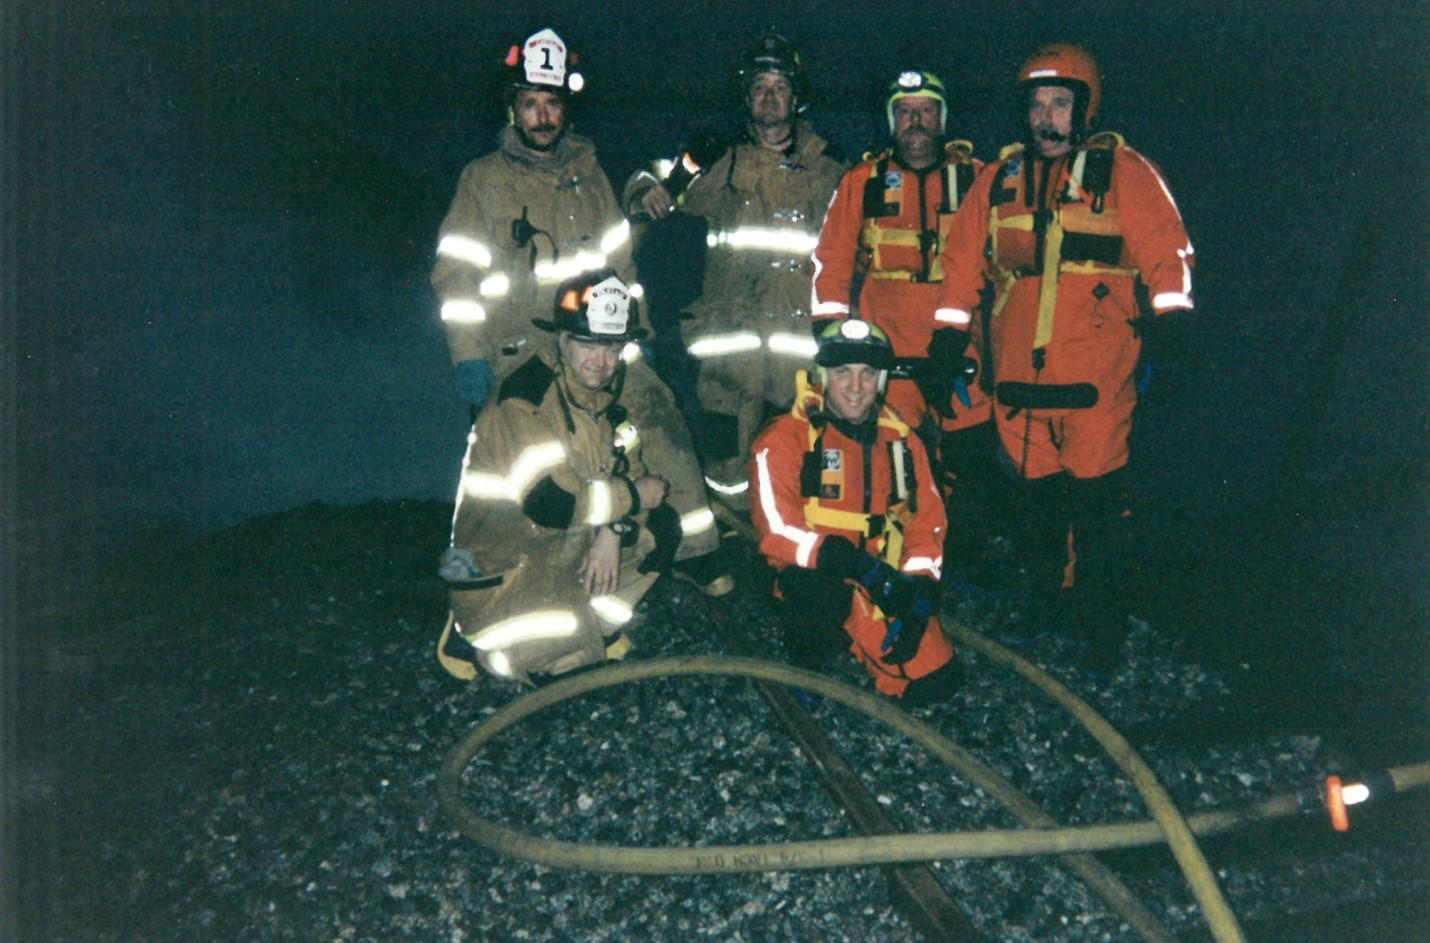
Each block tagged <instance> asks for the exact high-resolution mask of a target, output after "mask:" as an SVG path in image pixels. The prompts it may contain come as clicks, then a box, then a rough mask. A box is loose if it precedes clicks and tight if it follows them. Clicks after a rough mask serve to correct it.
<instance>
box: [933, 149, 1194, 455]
mask: <svg viewBox="0 0 1430 943" xmlns="http://www.w3.org/2000/svg"><path fill="white" fill-rule="evenodd" d="M985 247H986V249H987V257H986V261H985V252H984V250H985ZM989 263H991V267H992V271H991V274H992V278H993V281H994V288H995V297H994V302H993V308H992V317H991V319H990V322H991V332H990V333H991V336H990V341H991V350H992V360H993V362H992V365H991V366H992V368H993V371H994V375H995V377H996V380H997V386H996V391H995V394H996V399H997V406H996V407H995V410H996V413H997V421H998V428H999V434H1000V437H1001V439H1002V443H1003V446H1004V448H1005V449H1006V450H1007V452H1008V454H1009V456H1010V457H1011V459H1012V461H1013V465H1014V467H1015V468H1016V469H1017V470H1018V472H1019V474H1020V475H1021V476H1022V477H1023V478H1026V479H1037V478H1043V477H1045V476H1049V475H1054V474H1058V473H1060V472H1067V473H1069V474H1070V475H1071V476H1072V477H1073V478H1075V479H1090V478H1097V477H1100V476H1103V475H1107V474H1109V473H1111V472H1114V471H1116V470H1117V469H1119V468H1121V467H1122V466H1124V465H1125V464H1126V463H1127V458H1128V450H1127V441H1128V435H1129V433H1130V431H1131V427H1132V410H1133V406H1134V405H1135V404H1136V400H1137V391H1136V386H1135V372H1136V366H1137V358H1138V354H1139V352H1140V350H1141V342H1140V341H1139V340H1138V338H1137V336H1136V334H1134V332H1133V327H1132V321H1133V319H1135V318H1137V317H1138V316H1139V304H1138V287H1139V281H1140V282H1141V283H1142V284H1144V285H1145V286H1146V289H1147V293H1148V295H1149V297H1150V301H1151V306H1152V309H1153V313H1155V314H1156V315H1162V314H1164V313H1166V312H1168V311H1174V310H1185V309H1190V308H1191V307H1192V283H1191V276H1192V267H1193V255H1192V246H1191V243H1190V242H1189V241H1188V238H1187V232H1186V229H1185V227H1184V226H1183V224H1182V218H1181V215H1180V214H1179V212H1178V210H1177V205H1176V203H1175V202H1174V200H1173V199H1172V195H1171V192H1170V191H1169V190H1168V188H1167V185H1166V183H1165V182H1164V181H1163V179H1162V176H1161V174H1160V173H1159V172H1158V170H1157V168H1156V167H1155V166H1154V165H1153V164H1152V163H1151V162H1150V161H1149V160H1147V159H1146V158H1145V157H1143V156H1142V155H1141V154H1139V153H1137V152H1136V151H1134V150H1133V149H1132V148H1130V147H1127V146H1126V145H1125V144H1123V141H1122V138H1121V137H1120V136H1118V135H1116V134H1112V133H1109V132H1103V133H1099V134H1095V135H1093V136H1092V137H1091V138H1089V139H1088V140H1087V141H1086V142H1084V143H1082V144H1081V145H1080V146H1078V147H1076V148H1074V149H1073V150H1072V151H1071V152H1070V153H1068V154H1066V155H1064V156H1063V157H1060V158H1058V159H1056V160H1053V161H1044V160H1041V159H1038V158H1036V157H1030V156H1028V155H1026V154H1024V153H1023V149H1022V146H1021V145H1012V146H1010V147H1008V148H1005V149H1004V151H1003V154H1002V155H1001V156H1000V159H999V160H998V161H997V162H995V163H994V164H992V165H990V166H989V167H987V168H985V169H984V171H983V172H982V174H981V175H980V176H979V178H978V180H977V181H976V183H975V184H974V187H973V190H972V191H971V192H970V193H969V195H968V197H967V199H966V200H965V201H964V205H963V210H962V212H960V213H959V214H958V215H957V216H956V217H955V219H954V222H953V227H952V230H951V231H950V233H949V239H948V244H947V246H946V247H945V249H944V255H943V267H944V285H943V291H942V293H941V295H940V298H939V302H938V315H937V316H938V317H939V318H940V319H943V320H948V321H951V322H958V321H964V322H965V323H971V322H972V321H973V320H974V317H973V315H974V312H975V310H976V308H977V306H978V302H979V293H980V291H981V290H982V288H983V285H984V281H985V277H986V276H987V275H988V274H989V272H988V264H989ZM1053 271H1055V272H1056V273H1057V277H1056V278H1055V279H1054V278H1048V277H1047V275H1048V273H1049V272H1053Z"/></svg>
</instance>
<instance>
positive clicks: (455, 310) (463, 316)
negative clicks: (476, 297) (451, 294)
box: [442, 298, 487, 324]
mask: <svg viewBox="0 0 1430 943" xmlns="http://www.w3.org/2000/svg"><path fill="white" fill-rule="evenodd" d="M486 319H487V309H486V308H483V307H482V306H481V304H479V303H478V302H475V301H472V300H470V299H467V298H453V299H451V300H450V301H444V302H442V320H443V321H445V322H446V323H448V324H481V323H482V322H483V321H485V320H486Z"/></svg>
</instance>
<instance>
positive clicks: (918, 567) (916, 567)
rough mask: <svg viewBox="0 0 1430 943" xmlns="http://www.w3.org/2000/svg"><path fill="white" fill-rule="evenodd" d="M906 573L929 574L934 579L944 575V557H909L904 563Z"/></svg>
mask: <svg viewBox="0 0 1430 943" xmlns="http://www.w3.org/2000/svg"><path fill="white" fill-rule="evenodd" d="M903 570H904V572H905V573H928V574H929V575H931V576H933V578H934V579H938V578H939V577H940V576H942V574H943V557H909V559H908V560H906V561H904V567H903Z"/></svg>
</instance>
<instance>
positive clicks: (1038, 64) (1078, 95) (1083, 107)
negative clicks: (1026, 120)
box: [1018, 43, 1102, 133]
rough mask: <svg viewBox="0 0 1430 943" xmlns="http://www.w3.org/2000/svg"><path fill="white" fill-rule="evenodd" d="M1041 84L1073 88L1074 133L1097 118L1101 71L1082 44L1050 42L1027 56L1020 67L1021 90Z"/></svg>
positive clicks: (1100, 95)
mask: <svg viewBox="0 0 1430 943" xmlns="http://www.w3.org/2000/svg"><path fill="white" fill-rule="evenodd" d="M1041 85H1061V86H1063V87H1064V88H1069V89H1072V93H1073V101H1074V104H1073V132H1074V133H1078V132H1082V131H1086V130H1087V129H1088V128H1089V127H1090V126H1091V125H1092V122H1093V120H1094V119H1096V118H1097V107H1098V105H1100V104H1101V103H1102V71H1101V70H1100V69H1098V67H1097V60H1096V59H1094V58H1093V57H1092V53H1090V52H1088V51H1087V50H1086V49H1084V48H1082V47H1081V46H1076V45H1073V44H1072V43H1049V44H1048V45H1046V46H1042V47H1040V48H1039V49H1038V50H1037V51H1036V52H1034V53H1033V54H1032V55H1031V56H1029V57H1028V60H1027V61H1026V62H1024V63H1023V67H1022V68H1021V69H1019V70H1018V90H1019V92H1020V93H1021V94H1023V95H1025V96H1026V95H1027V94H1028V93H1029V92H1030V91H1031V90H1032V89H1035V88H1037V87H1039V86H1041Z"/></svg>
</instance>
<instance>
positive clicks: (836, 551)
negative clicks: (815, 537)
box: [814, 534, 873, 580]
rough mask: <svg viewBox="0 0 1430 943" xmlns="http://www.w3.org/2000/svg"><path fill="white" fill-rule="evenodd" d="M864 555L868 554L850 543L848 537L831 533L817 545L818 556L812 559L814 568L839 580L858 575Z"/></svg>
mask: <svg viewBox="0 0 1430 943" xmlns="http://www.w3.org/2000/svg"><path fill="white" fill-rule="evenodd" d="M866 556H868V554H866V553H865V552H864V551H862V550H860V549H859V548H858V547H856V546H854V545H853V544H852V543H850V542H849V540H848V538H846V537H839V536H835V535H833V534H831V535H830V536H828V537H825V538H824V542H823V543H821V544H820V545H819V556H818V557H816V558H815V560H814V568H815V569H816V570H819V571H820V572H821V573H828V574H830V575H831V576H837V577H838V578H839V579H841V580H852V579H855V578H856V577H857V576H858V575H859V572H860V566H861V565H862V564H863V562H864V558H865V557H866ZM870 559H871V560H872V559H873V558H872V557H870Z"/></svg>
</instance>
